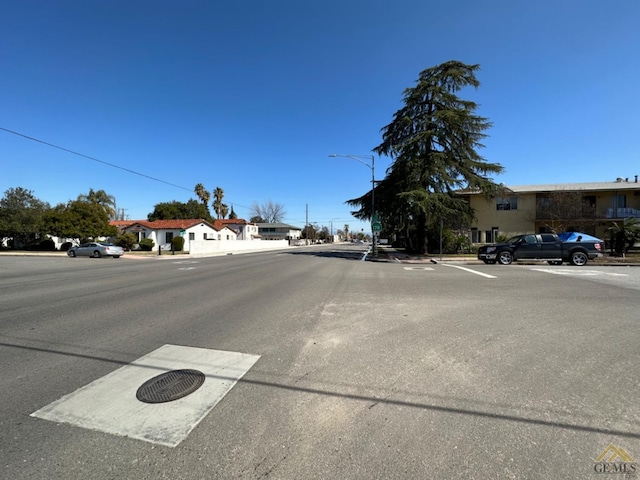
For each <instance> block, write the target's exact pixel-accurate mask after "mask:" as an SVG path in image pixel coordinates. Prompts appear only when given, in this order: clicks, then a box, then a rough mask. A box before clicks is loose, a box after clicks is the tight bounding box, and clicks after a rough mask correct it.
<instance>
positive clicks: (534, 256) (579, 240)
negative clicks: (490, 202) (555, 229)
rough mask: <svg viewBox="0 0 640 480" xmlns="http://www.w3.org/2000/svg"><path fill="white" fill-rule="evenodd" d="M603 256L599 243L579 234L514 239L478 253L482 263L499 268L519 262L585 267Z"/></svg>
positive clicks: (487, 247) (485, 247) (545, 234)
mask: <svg viewBox="0 0 640 480" xmlns="http://www.w3.org/2000/svg"><path fill="white" fill-rule="evenodd" d="M603 255H604V242H603V241H602V240H600V239H599V238H596V237H592V236H590V235H587V234H581V233H578V232H568V233H563V234H560V235H555V234H553V233H541V234H538V235H534V234H525V235H516V236H515V237H511V238H510V239H509V240H507V241H506V242H504V243H498V244H495V245H484V246H482V247H480V248H479V249H478V258H479V259H480V260H482V261H484V263H489V264H492V263H496V262H498V263H500V264H502V265H510V264H511V263H512V262H514V261H518V260H546V261H547V262H548V263H549V264H550V265H562V262H569V263H571V264H572V265H585V264H586V263H587V262H588V261H589V260H593V259H594V258H600V257H602V256H603Z"/></svg>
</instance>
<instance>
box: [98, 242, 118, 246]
mask: <svg viewBox="0 0 640 480" xmlns="http://www.w3.org/2000/svg"><path fill="white" fill-rule="evenodd" d="M100 245H102V246H104V247H114V246H115V245H114V244H113V243H106V242H101V243H100Z"/></svg>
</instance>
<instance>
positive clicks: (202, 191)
mask: <svg viewBox="0 0 640 480" xmlns="http://www.w3.org/2000/svg"><path fill="white" fill-rule="evenodd" d="M194 191H195V193H196V196H197V197H198V198H199V199H200V201H201V202H202V203H203V204H204V205H209V200H210V199H211V196H210V194H209V192H208V190H207V189H206V188H204V185H202V184H201V183H198V184H197V185H196V186H195V188H194Z"/></svg>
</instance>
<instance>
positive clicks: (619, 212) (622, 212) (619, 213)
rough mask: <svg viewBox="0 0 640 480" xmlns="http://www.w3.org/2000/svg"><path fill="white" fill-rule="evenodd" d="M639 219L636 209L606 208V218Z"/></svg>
mask: <svg viewBox="0 0 640 480" xmlns="http://www.w3.org/2000/svg"><path fill="white" fill-rule="evenodd" d="M629 217H633V218H640V209H637V208H607V213H606V218H629Z"/></svg>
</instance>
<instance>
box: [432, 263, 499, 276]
mask: <svg viewBox="0 0 640 480" xmlns="http://www.w3.org/2000/svg"><path fill="white" fill-rule="evenodd" d="M440 265H442V266H443V267H452V268H459V269H460V270H464V271H465V272H469V273H475V274H476V275H480V276H481V277H486V278H498V277H495V276H493V275H489V274H487V273H482V272H477V271H475V270H471V269H470V268H466V267H461V266H459V265H449V264H448V263H441V264H440Z"/></svg>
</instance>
